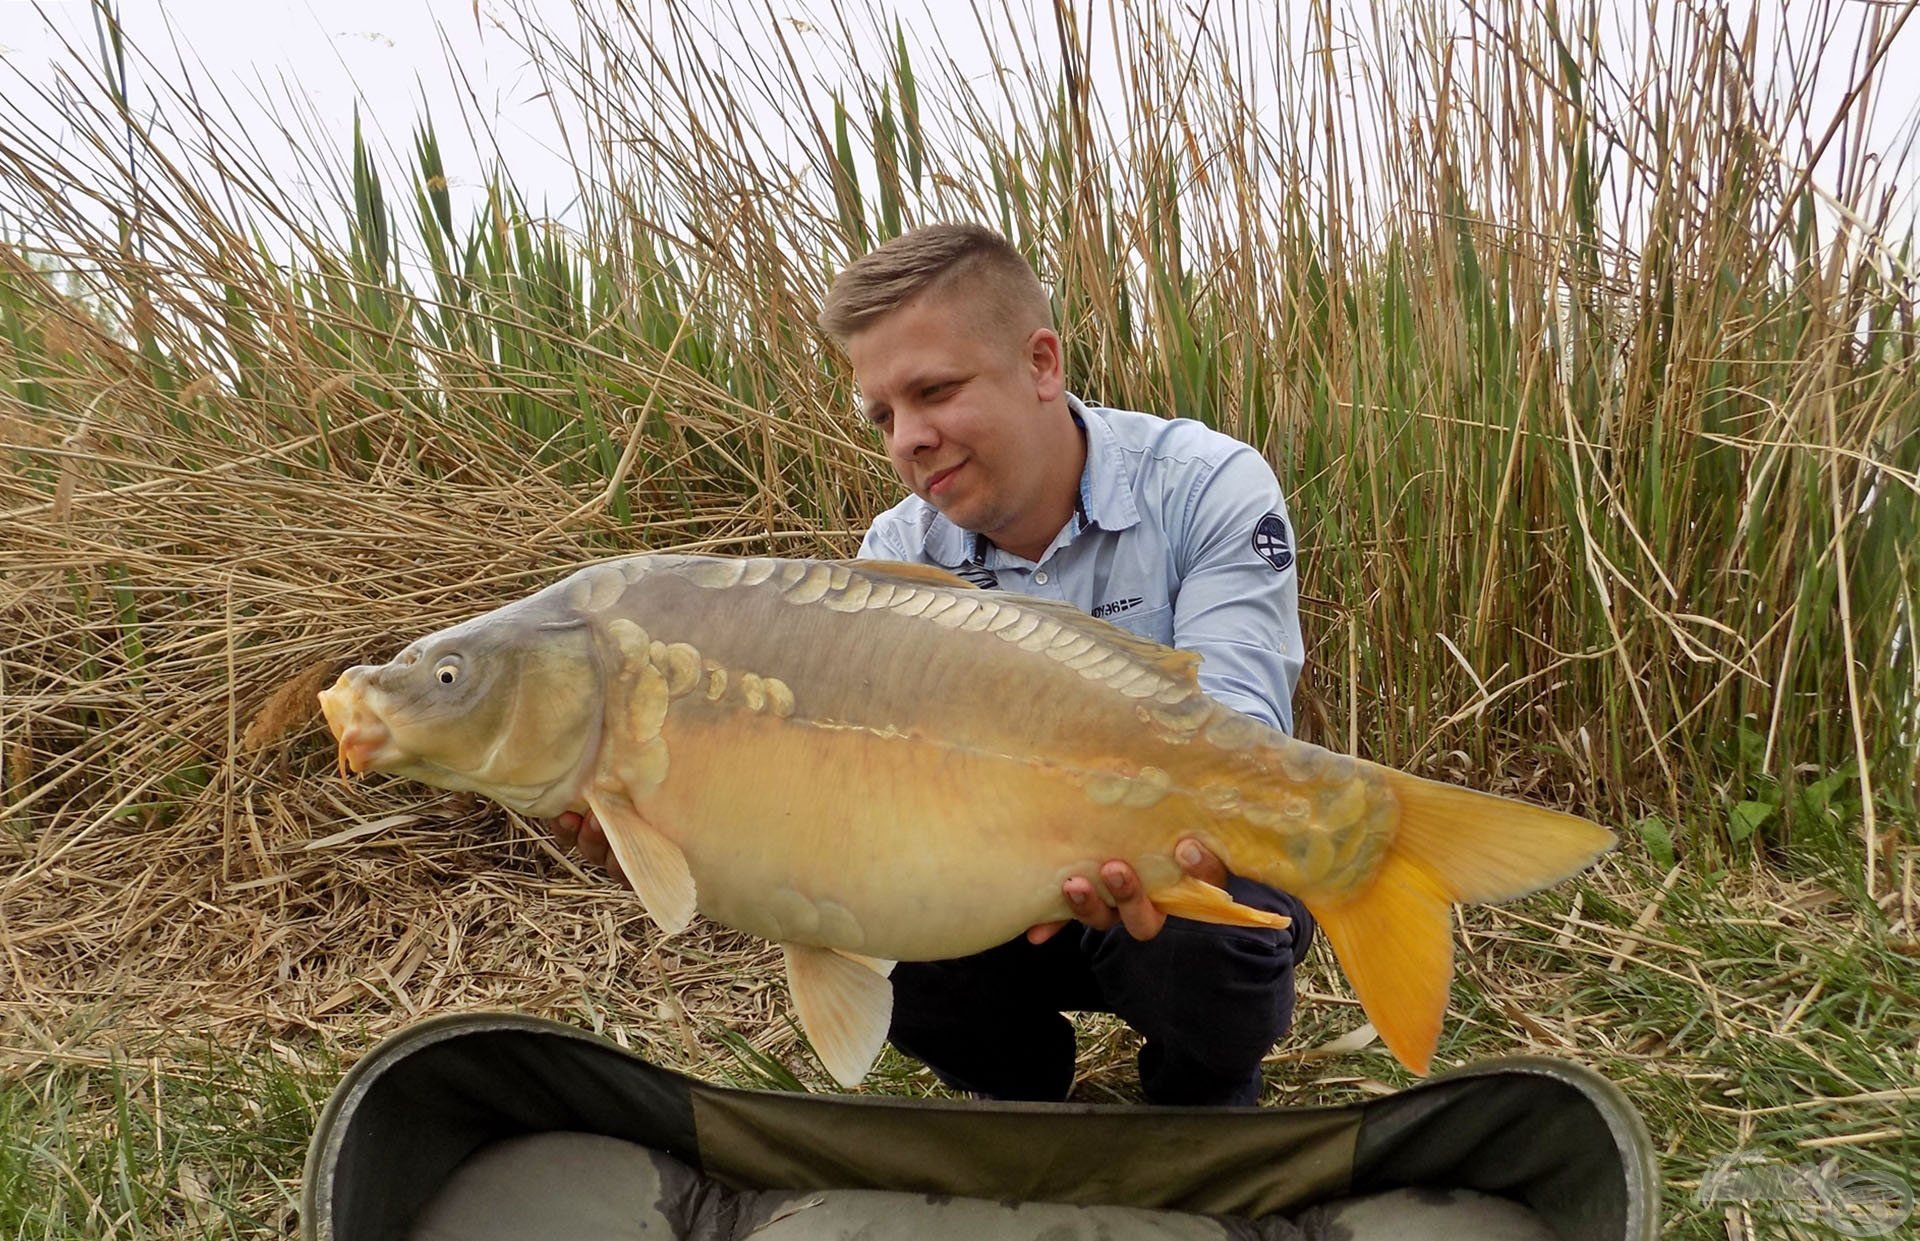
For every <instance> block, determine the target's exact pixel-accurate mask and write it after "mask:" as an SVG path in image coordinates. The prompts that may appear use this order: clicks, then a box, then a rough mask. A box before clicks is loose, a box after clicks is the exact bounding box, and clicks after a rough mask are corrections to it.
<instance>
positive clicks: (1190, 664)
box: [840, 560, 1200, 686]
mask: <svg viewBox="0 0 1920 1241" xmlns="http://www.w3.org/2000/svg"><path fill="white" fill-rule="evenodd" d="M840 563H841V564H844V565H846V566H847V567H848V568H849V569H852V570H853V571H854V572H855V573H863V574H865V575H866V576H868V577H870V578H873V579H874V580H875V581H883V582H904V583H911V584H912V585H915V586H945V587H948V588H951V589H954V590H978V589H979V587H977V586H975V585H974V584H973V583H972V582H969V581H967V580H966V579H965V578H963V577H957V576H955V575H954V574H952V573H949V572H947V571H946V570H945V569H942V568H940V567H939V566H937V565H929V564H914V563H912V562H909V561H905V560H843V561H841V562H840ZM991 593H993V594H994V595H996V596H999V597H1002V598H1005V599H1007V600H1009V601H1011V602H1014V603H1016V604H1018V605H1019V606H1020V607H1021V608H1023V609H1025V610H1027V611H1031V612H1037V613H1039V614H1040V615H1042V616H1045V617H1046V618H1047V619H1048V620H1050V621H1053V622H1054V623H1055V624H1058V625H1060V626H1061V627H1062V628H1065V629H1071V630H1073V631H1075V632H1076V633H1084V634H1086V635H1087V636H1088V637H1090V638H1094V639H1096V640H1097V641H1100V642H1103V643H1105V644H1107V645H1108V646H1111V647H1113V648H1115V649H1116V650H1120V651H1124V652H1126V653H1127V654H1128V655H1131V656H1133V657H1134V658H1135V659H1137V660H1140V661H1141V662H1142V663H1144V664H1146V665H1147V666H1148V667H1150V668H1152V669H1153V670H1154V671H1155V672H1158V673H1159V674H1160V675H1161V676H1164V677H1166V678H1168V679H1169V680H1171V681H1173V682H1174V683H1175V684H1178V685H1191V686H1197V685H1198V684H1199V677H1200V657H1199V656H1198V655H1196V654H1194V653H1193V652H1192V651H1177V650H1175V649H1174V648H1172V647H1170V646H1161V645H1160V644H1159V643H1158V642H1150V641H1148V640H1147V639H1146V638H1143V637H1141V636H1140V635H1139V634H1136V633H1133V632H1132V631H1130V630H1126V629H1122V628H1120V626H1118V625H1115V624H1112V623H1111V622H1108V621H1103V620H1095V619H1094V618H1093V617H1091V616H1088V615H1087V614H1086V613H1085V612H1082V611H1081V610H1080V609H1079V608H1076V607H1074V606H1073V605H1072V604H1071V603H1063V602H1061V601H1060V600H1058V599H1042V598H1040V597H1039V596H1038V595H1021V594H1015V593H1014V592H1012V591H994V592H991Z"/></svg>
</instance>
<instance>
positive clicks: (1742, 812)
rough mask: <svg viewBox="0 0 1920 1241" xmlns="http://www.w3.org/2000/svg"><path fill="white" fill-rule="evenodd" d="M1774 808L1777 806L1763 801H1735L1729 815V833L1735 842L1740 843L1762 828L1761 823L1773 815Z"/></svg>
mask: <svg viewBox="0 0 1920 1241" xmlns="http://www.w3.org/2000/svg"><path fill="white" fill-rule="evenodd" d="M1774 810H1775V807H1773V806H1770V805H1768V804H1767V803H1766V802H1763V801H1743V802H1735V803H1734V806H1733V812H1732V813H1731V814H1730V815H1729V816H1728V826H1727V834H1728V835H1729V836H1731V837H1732V838H1733V843H1735V844H1739V843H1740V842H1742V841H1744V840H1745V839H1747V837H1749V836H1751V835H1753V834H1754V833H1755V832H1756V831H1758V830H1760V827H1761V825H1762V824H1764V823H1765V822H1766V821H1767V820H1768V819H1770V818H1772V817H1773V814H1774Z"/></svg>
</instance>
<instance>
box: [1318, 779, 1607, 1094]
mask: <svg viewBox="0 0 1920 1241" xmlns="http://www.w3.org/2000/svg"><path fill="white" fill-rule="evenodd" d="M1385 775H1386V778H1387V782H1388V784H1389V785H1391V786H1392V788H1393V791H1394V793H1395V794H1396V795H1397V797H1398V798H1399V801H1400V823H1399V826H1398V827H1397V828H1396V830H1395V833H1394V840H1393V845H1392V847H1391V848H1390V849H1389V850H1388V852H1387V856H1386V858H1385V860H1384V861H1382V863H1381V865H1380V870H1379V873H1378V874H1377V875H1376V876H1375V877H1374V879H1373V882H1372V883H1371V884H1370V885H1369V886H1368V887H1366V888H1365V889H1363V890H1362V891H1360V892H1358V893H1356V894H1355V895H1353V896H1350V897H1348V898H1346V899H1345V900H1341V901H1337V902H1325V903H1324V904H1323V903H1319V902H1313V901H1309V902H1308V908H1309V909H1311V910H1312V911H1313V915H1314V917H1315V918H1316V919H1317V920H1318V921H1319V923H1320V927H1321V929H1322V930H1323V931H1325V932H1326V936H1327V942H1328V943H1329V944H1330V945H1332V947H1333V954H1334V956H1335V957H1336V958H1337V959H1338V960H1339V962H1340V968H1341V969H1342V970H1343V971H1344V972H1345V973H1346V976H1347V980H1348V981H1349V982H1351V983H1352V984H1353V990H1354V994H1356V995H1358V996H1359V997H1360V1004H1361V1007H1363V1008H1364V1009H1366V1012H1367V1017H1368V1018H1369V1019H1370V1020H1371V1021H1372V1022H1373V1025H1374V1028H1375V1029H1376V1030H1378V1031H1379V1032H1380V1039H1381V1041H1382V1042H1384V1043H1385V1044H1386V1045H1387V1049H1388V1050H1389V1051H1391V1052H1393V1054H1394V1056H1395V1057H1397V1058H1398V1059H1399V1061H1400V1063H1402V1064H1404V1065H1406V1066H1407V1068H1409V1069H1411V1070H1412V1071H1413V1072H1415V1073H1418V1074H1420V1075H1422V1076H1425V1074H1426V1072H1427V1066H1428V1065H1429V1064H1430V1063H1431V1062H1432V1059H1433V1051H1434V1048H1435V1047H1436V1046H1437V1045H1438V1044H1439V1041H1440V1025H1441V1021H1442V1020H1443V1018H1444V1017H1445V1015H1446V1009H1447V989H1448V986H1449V985H1450V983H1451V982H1452V979H1453V933H1452V927H1451V926H1450V925H1449V923H1448V918H1447V910H1448V906H1450V905H1453V904H1458V903H1464V902H1469V901H1471V902H1491V901H1505V900H1512V899H1514V898H1516V897H1520V896H1525V895H1526V894H1527V893H1529V892H1534V891H1538V890H1539V889H1541V888H1544V887H1547V886H1548V885H1550V884H1554V883H1558V882H1559V881H1560V880H1562V879H1565V878H1567V877H1568V876H1570V875H1574V874H1577V873H1578V872H1580V871H1582V870H1584V869H1586V867H1587V866H1588V865H1590V864H1591V863H1592V862H1593V860H1594V859H1595V858H1597V857H1599V856H1600V855H1601V854H1602V853H1605V852H1606V851H1607V850H1608V849H1610V848H1612V847H1613V843H1614V835H1613V833H1612V832H1610V831H1608V830H1606V829H1605V828H1603V827H1600V826H1598V825H1596V824H1593V823H1589V822H1588V821H1587V820H1585V819H1581V818H1576V817H1574V816H1573V815H1569V814H1561V813H1559V812H1558V811H1553V810H1542V809H1540V808H1538V807H1535V806H1529V805H1526V804H1525V803H1523V802H1516V801H1511V800H1508V799H1506V798H1502V797H1493V796H1490V795H1488V794H1485V793H1476V792H1473V791H1472V790H1470V789H1461V788H1455V787H1453V786H1451V785H1445V784H1436V783H1434V782H1433V781H1431V780H1422V779H1420V778H1419V777H1417V776H1409V775H1405V774H1403V773H1401V772H1397V771H1390V770H1389V771H1386V772H1385Z"/></svg>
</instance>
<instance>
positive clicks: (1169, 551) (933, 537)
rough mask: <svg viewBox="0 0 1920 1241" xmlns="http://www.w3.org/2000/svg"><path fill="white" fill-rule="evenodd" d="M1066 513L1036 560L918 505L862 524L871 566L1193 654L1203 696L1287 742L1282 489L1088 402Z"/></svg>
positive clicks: (1287, 555) (1269, 478) (1223, 449)
mask: <svg viewBox="0 0 1920 1241" xmlns="http://www.w3.org/2000/svg"><path fill="white" fill-rule="evenodd" d="M1067 407H1068V409H1070V410H1071V411H1072V412H1073V416H1074V419H1075V420H1076V421H1077V422H1079V424H1080V425H1081V426H1082V427H1083V428H1084V429H1085V431H1086V437H1087V465H1086V469H1085V470H1084V471H1083V472H1082V473H1081V476H1080V496H1079V502H1078V504H1077V506H1076V509H1075V512H1074V515H1073V517H1072V518H1070V519H1069V520H1068V522H1067V524H1066V525H1065V526H1064V527H1062V528H1061V531H1060V533H1059V534H1058V535H1056V536H1055V537H1054V540H1053V543H1052V544H1051V545H1050V546H1049V547H1048V548H1047V550H1046V551H1045V552H1044V553H1042V555H1041V557H1040V559H1039V560H1038V561H1032V560H1027V559H1025V558H1024V557H1021V556H1016V555H1014V554H1012V553H1011V552H1007V551H1003V550H1002V549H1000V548H998V547H996V546H994V545H993V544H992V543H991V542H989V541H988V540H987V539H985V538H983V537H980V536H978V535H975V534H972V533H970V532H968V531H966V530H962V529H961V528H960V527H958V526H956V525H954V524H953V523H952V522H950V521H948V520H947V519H946V518H945V517H943V516H941V515H940V512H939V510H938V509H935V508H934V507H933V506H932V505H930V504H928V503H927V502H926V501H925V500H922V499H921V498H920V497H918V496H912V495H910V496H908V497H907V498H906V499H905V500H902V501H901V502H900V503H899V504H896V505H894V506H893V507H892V508H890V509H888V510H887V511H886V512H884V513H882V514H880V516H879V517H877V518H875V519H874V523H873V526H872V528H870V529H869V530H868V531H867V537H866V538H865V539H864V540H862V541H861V544H860V555H861V556H862V557H864V558H868V559H882V560H906V561H912V562H914V563H918V564H935V565H939V566H940V567H942V568H944V569H947V570H949V571H951V572H954V573H957V574H959V575H960V576H962V577H965V578H967V579H969V580H970V581H973V582H974V583H975V584H976V585H980V586H985V587H989V588H997V589H1001V590H1006V591H1010V592H1014V593H1018V594H1023V595H1040V596H1042V597H1044V598H1048V599H1059V600H1062V601H1064V602H1066V603H1070V604H1072V605H1073V606H1074V607H1076V608H1079V609H1080V610H1081V611H1083V612H1087V613H1089V614H1091V615H1093V616H1096V617H1098V618H1100V619H1101V620H1105V621H1110V622H1111V623H1113V624H1115V625H1118V626H1120V627H1121V628H1122V629H1127V630H1131V631H1132V632H1133V633H1136V634H1138V635H1140V636H1141V637H1143V638H1150V639H1152V640H1153V641H1155V642H1159V643H1162V644H1164V645H1167V646H1174V647H1178V648H1180V649H1181V650H1183V651H1192V652H1194V653H1195V654H1197V655H1199V656H1200V687H1201V689H1203V690H1205V691H1206V692H1207V693H1208V694H1209V695H1211V696H1212V697H1214V698H1215V699H1218V700H1219V701H1220V702H1223V703H1225V704H1227V705H1228V706H1230V707H1233V708H1234V709H1236V710H1239V711H1244V712H1246V713H1247V714H1248V715H1251V716H1254V717H1255V718H1257V719H1260V720H1263V721H1265V722H1266V723H1268V724H1271V725H1273V726H1274V727H1276V728H1279V729H1281V730H1283V731H1285V732H1288V733H1291V732H1292V731H1293V687H1294V685H1295V684H1296V683H1297V682H1298V681H1299V679H1300V669H1301V666H1302V665H1303V664H1304V662H1305V659H1306V651H1305V648H1304V647H1303V646H1302V644H1301V641H1300V596H1299V581H1298V574H1299V569H1298V565H1297V564H1296V563H1295V562H1296V559H1297V557H1296V549H1295V546H1294V538H1293V529H1292V523H1291V522H1290V521H1289V520H1288V517H1287V508H1286V501H1285V500H1284V499H1283V498H1282V497H1281V495H1280V483H1279V480H1278V479H1276V478H1275V477H1274V473H1273V469H1272V467H1270V466H1269V465H1268V464H1267V463H1266V460H1265V459H1264V458H1262V457H1261V456H1260V454H1259V453H1257V452H1255V451H1254V450H1253V449H1252V448H1249V447H1248V446H1247V445H1245V444H1243V443H1241V442H1240V441H1239V440H1236V439H1233V438H1232V437H1230V436H1226V435H1222V434H1220V433H1219V432H1218V431H1214V430H1210V429H1209V428H1207V427H1205V426H1202V425H1201V424H1200V423H1198V422H1194V421H1193V420H1191V419H1188V418H1174V419H1166V418H1159V417H1156V416H1154V415H1152V414H1140V413H1133V412H1131V411H1128V410H1121V409H1104V408H1100V407H1097V406H1089V405H1086V404H1084V403H1082V402H1081V401H1080V399H1079V398H1078V397H1075V396H1072V395H1068V397H1067Z"/></svg>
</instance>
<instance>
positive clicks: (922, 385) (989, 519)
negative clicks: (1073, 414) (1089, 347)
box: [847, 290, 1062, 537]
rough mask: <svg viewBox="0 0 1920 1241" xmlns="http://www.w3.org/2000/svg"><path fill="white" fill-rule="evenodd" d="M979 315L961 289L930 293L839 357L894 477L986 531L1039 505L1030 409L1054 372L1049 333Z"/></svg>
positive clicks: (1038, 419)
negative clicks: (1019, 329)
mask: <svg viewBox="0 0 1920 1241" xmlns="http://www.w3.org/2000/svg"><path fill="white" fill-rule="evenodd" d="M985 319H986V316H984V315H982V314H980V313H978V312H977V311H975V310H974V309H973V308H972V307H971V306H970V305H969V302H968V300H967V299H966V297H965V295H963V294H960V293H956V292H952V291H940V290H934V291H931V292H930V293H923V294H921V295H920V296H918V297H915V298H914V299H913V300H911V301H909V302H907V303H906V304H905V305H904V306H902V307H900V308H899V309H898V310H896V311H894V312H893V313H892V314H889V315H887V316H886V317H885V318H883V319H880V320H878V321H876V322H874V323H873V324H871V325H869V326H868V327H866V328H865V329H864V330H862V331H860V332H858V333H856V334H855V335H853V336H852V337H850V338H849V339H848V341H847V353H848V355H849V357H850V358H851V359H852V361H853V375H854V381H855V383H856V384H857V385H858V388H859V395H860V400H861V405H862V408H863V411H864V413H865V415H866V417H867V419H868V420H869V421H870V422H872V423H873V424H874V425H875V426H876V427H877V428H878V429H879V431H880V435H881V438H882V440H883V441H884V442H885V444H886V449H887V458H888V460H890V461H892V462H893V468H894V472H895V473H897V474H899V476H900V481H901V482H903V483H905V484H906V485H907V487H908V488H909V489H910V490H911V491H912V492H913V493H914V494H915V495H917V496H919V497H920V498H921V499H923V500H925V501H927V502H928V503H929V504H931V505H933V506H934V507H935V508H936V509H938V510H939V511H940V512H941V513H942V514H943V515H944V516H945V517H946V518H947V520H949V521H951V522H953V524H955V525H956V526H959V527H960V528H962V529H964V530H972V531H975V532H976V533H980V534H985V535H987V536H989V537H992V535H993V534H994V533H995V532H996V531H998V530H1002V529H1003V528H1005V527H1006V526H1008V525H1009V524H1011V523H1014V522H1016V521H1018V520H1019V519H1020V517H1021V516H1022V515H1023V514H1026V513H1029V512H1031V511H1032V510H1033V508H1034V507H1035V506H1036V505H1039V504H1040V503H1042V502H1043V500H1044V497H1043V495H1042V492H1043V490H1044V483H1045V478H1046V474H1045V469H1044V462H1045V456H1046V454H1047V452H1048V451H1050V450H1051V449H1050V446H1049V445H1048V443H1047V440H1046V436H1045V429H1046V422H1045V418H1044V416H1043V411H1042V408H1041V404H1042V402H1044V401H1049V400H1053V399H1054V398H1056V397H1058V396H1059V395H1060V392H1061V383H1062V379H1061V373H1060V350H1059V340H1058V337H1056V336H1055V335H1054V333H1053V332H1052V331H1051V330H1050V329H1045V328H1042V329H1040V330H1038V331H1036V332H1034V333H1031V334H1029V335H1028V336H1026V337H1025V338H1018V337H1017V334H1016V332H1015V331H1012V330H1008V329H1004V328H1001V327H1000V326H998V325H995V324H991V323H987V322H985V321H984V320H985Z"/></svg>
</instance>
